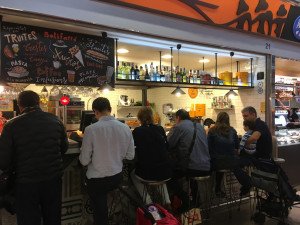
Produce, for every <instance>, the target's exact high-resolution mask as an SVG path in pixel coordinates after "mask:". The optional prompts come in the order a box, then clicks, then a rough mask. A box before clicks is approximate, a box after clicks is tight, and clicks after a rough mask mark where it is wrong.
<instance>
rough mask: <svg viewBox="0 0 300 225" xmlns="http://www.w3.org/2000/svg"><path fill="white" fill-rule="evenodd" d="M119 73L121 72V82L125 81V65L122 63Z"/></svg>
mask: <svg viewBox="0 0 300 225" xmlns="http://www.w3.org/2000/svg"><path fill="white" fill-rule="evenodd" d="M121 71H122V78H121V79H123V80H125V79H126V63H125V62H122V67H121Z"/></svg>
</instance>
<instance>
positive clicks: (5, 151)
mask: <svg viewBox="0 0 300 225" xmlns="http://www.w3.org/2000/svg"><path fill="white" fill-rule="evenodd" d="M39 101H40V98H39V96H38V94H37V93H35V92H33V91H23V92H21V93H20V94H19V96H18V106H19V108H20V112H21V115H20V116H18V117H16V118H14V119H12V120H10V121H8V122H7V123H6V124H5V126H4V128H3V132H2V134H1V137H0V169H1V170H8V169H12V170H13V171H15V173H16V178H15V197H16V213H17V220H18V225H40V224H41V218H42V219H43V224H44V225H59V224H61V222H60V221H61V194H62V179H61V177H62V174H63V170H62V155H63V154H64V153H65V152H66V151H67V148H68V139H67V136H66V132H65V128H64V126H63V124H62V122H61V121H60V120H59V119H58V118H57V117H56V116H54V115H52V114H50V113H46V112H43V111H42V110H41V108H40V107H39Z"/></svg>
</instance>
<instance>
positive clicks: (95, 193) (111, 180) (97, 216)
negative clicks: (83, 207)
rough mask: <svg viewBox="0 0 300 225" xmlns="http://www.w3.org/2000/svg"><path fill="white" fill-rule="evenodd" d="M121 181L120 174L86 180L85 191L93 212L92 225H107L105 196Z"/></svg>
mask: <svg viewBox="0 0 300 225" xmlns="http://www.w3.org/2000/svg"><path fill="white" fill-rule="evenodd" d="M121 181H122V173H118V174H116V175H114V176H111V177H104V178H92V179H88V180H87V187H88V188H87V190H88V194H89V196H90V199H91V206H92V208H93V211H94V225H108V207H107V194H108V192H110V191H112V190H114V189H116V188H117V187H118V186H119V184H120V183H121Z"/></svg>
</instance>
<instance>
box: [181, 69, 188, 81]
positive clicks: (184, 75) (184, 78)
mask: <svg viewBox="0 0 300 225" xmlns="http://www.w3.org/2000/svg"><path fill="white" fill-rule="evenodd" d="M187 80H188V79H187V78H186V70H185V67H183V71H182V82H183V83H186V82H187Z"/></svg>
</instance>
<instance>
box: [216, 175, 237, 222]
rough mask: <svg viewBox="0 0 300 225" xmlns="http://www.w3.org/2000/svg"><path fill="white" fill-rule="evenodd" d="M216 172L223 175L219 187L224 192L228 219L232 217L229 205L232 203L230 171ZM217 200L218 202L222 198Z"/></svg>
mask: <svg viewBox="0 0 300 225" xmlns="http://www.w3.org/2000/svg"><path fill="white" fill-rule="evenodd" d="M216 172H219V173H223V174H224V176H223V180H222V183H221V185H222V187H223V190H224V192H225V198H226V205H227V209H228V214H229V218H231V217H232V210H231V208H232V206H231V204H232V203H233V188H232V187H233V183H232V181H233V179H232V170H231V169H221V170H217V171H216ZM226 186H228V187H226ZM218 198H219V200H220V199H221V198H222V196H219V197H218ZM219 205H220V201H219Z"/></svg>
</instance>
